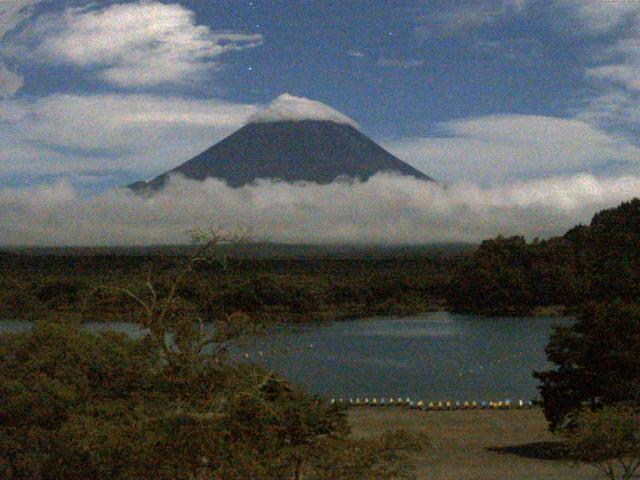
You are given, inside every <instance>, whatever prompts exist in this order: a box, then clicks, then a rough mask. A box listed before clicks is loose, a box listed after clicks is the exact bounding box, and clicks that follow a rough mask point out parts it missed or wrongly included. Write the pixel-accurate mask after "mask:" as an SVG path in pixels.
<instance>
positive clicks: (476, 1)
mask: <svg viewBox="0 0 640 480" xmlns="http://www.w3.org/2000/svg"><path fill="white" fill-rule="evenodd" d="M530 3H531V0H473V1H467V0H463V1H456V2H445V3H441V4H440V6H439V8H438V9H436V10H435V11H434V8H433V5H427V6H428V9H427V10H426V12H425V14H423V15H420V16H419V17H418V22H417V26H416V33H417V34H418V35H419V36H430V35H433V34H437V35H443V34H459V33H468V32H470V31H473V30H475V29H477V28H480V27H483V26H485V25H491V24H493V23H495V22H496V21H498V20H500V19H502V18H505V17H509V16H512V15H516V14H519V13H521V12H523V11H524V10H525V9H526V8H527V7H528V6H529V4H530Z"/></svg>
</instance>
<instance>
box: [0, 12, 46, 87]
mask: <svg viewBox="0 0 640 480" xmlns="http://www.w3.org/2000/svg"><path fill="white" fill-rule="evenodd" d="M36 3H38V1H37V0H23V1H20V2H0V40H2V39H3V38H4V37H5V36H6V35H7V34H9V33H10V32H12V31H13V30H15V29H16V28H17V27H18V26H19V25H20V24H21V23H22V22H23V21H24V20H26V19H27V18H29V17H30V16H31V14H32V12H33V7H34V6H35V5H36ZM1 54H2V52H1V51H0V98H2V97H10V96H12V95H14V94H15V93H17V92H18V90H20V89H21V88H22V85H24V78H23V77H22V76H21V75H20V74H18V73H16V72H14V71H12V70H9V69H8V68H7V66H6V65H5V64H4V63H3V62H2V55H1Z"/></svg>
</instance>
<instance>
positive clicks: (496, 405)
mask: <svg viewBox="0 0 640 480" xmlns="http://www.w3.org/2000/svg"><path fill="white" fill-rule="evenodd" d="M331 404H334V405H335V404H337V405H345V406H346V405H349V406H352V407H378V406H380V407H384V406H388V407H393V406H398V407H409V408H412V409H418V410H478V409H481V410H505V409H513V408H515V409H521V408H533V406H534V404H533V402H532V401H531V400H529V401H524V400H518V401H516V402H513V403H512V402H511V400H504V401H503V400H499V401H497V402H493V401H489V402H476V401H465V402H462V403H460V402H458V401H456V402H450V401H445V402H442V401H441V402H429V403H425V402H424V401H422V400H419V401H417V402H416V401H414V400H411V398H409V397H407V398H406V399H403V398H400V397H398V398H396V399H394V398H393V397H392V398H389V399H388V400H386V399H384V398H381V399H380V400H378V399H377V398H372V399H371V401H369V398H368V397H365V398H363V399H362V400H361V399H360V397H357V398H356V399H355V400H354V399H353V398H349V399H348V400H345V399H343V398H339V399H335V398H332V399H331Z"/></svg>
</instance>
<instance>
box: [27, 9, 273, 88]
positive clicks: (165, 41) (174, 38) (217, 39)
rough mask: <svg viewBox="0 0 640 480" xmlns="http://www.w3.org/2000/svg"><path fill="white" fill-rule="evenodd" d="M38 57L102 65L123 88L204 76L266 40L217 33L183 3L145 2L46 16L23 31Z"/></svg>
mask: <svg viewBox="0 0 640 480" xmlns="http://www.w3.org/2000/svg"><path fill="white" fill-rule="evenodd" d="M23 39H26V41H27V43H31V44H34V45H35V54H34V58H35V59H36V60H39V61H41V60H44V61H48V62H49V63H53V64H59V63H62V64H69V65H75V66H78V67H82V68H94V69H97V72H98V75H99V76H100V78H102V79H103V80H104V81H106V82H107V83H110V84H113V85H117V86H120V87H140V86H145V87H149V86H156V85H163V84H184V83H188V82H194V81H198V80H201V79H203V78H204V77H205V75H206V74H207V73H208V72H210V71H211V70H212V69H215V68H216V67H217V66H218V63H217V61H216V60H215V59H216V58H217V57H219V56H221V55H222V54H224V53H227V52H231V51H236V50H242V49H245V48H252V47H256V46H258V45H261V44H262V36H261V35H259V34H243V33H235V32H214V31H212V30H211V29H210V28H209V27H208V26H206V25H198V24H197V23H196V18H195V14H194V12H193V11H191V10H188V9H187V8H185V7H183V6H181V5H179V4H164V3H159V2H144V1H140V2H138V3H128V4H114V5H110V6H108V7H105V8H102V9H96V8H95V6H90V7H85V8H69V9H67V10H65V11H64V13H62V14H49V15H41V16H40V17H39V18H38V19H37V21H36V22H35V24H34V25H32V26H31V27H30V28H29V29H28V30H27V31H26V32H25V34H24V35H23Z"/></svg>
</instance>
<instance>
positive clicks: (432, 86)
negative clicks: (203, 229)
mask: <svg viewBox="0 0 640 480" xmlns="http://www.w3.org/2000/svg"><path fill="white" fill-rule="evenodd" d="M639 52H640V2H629V1H604V0H575V1H574V0H473V1H465V0H459V1H451V0H449V1H427V0H422V1H419V0H414V1H397V2H389V1H384V0H377V1H376V0H358V1H329V0H304V1H296V2H294V1H262V0H253V1H235V0H234V1H222V0H218V1H213V2H200V1H198V2H194V1H183V2H169V1H166V2H150V1H147V2H103V1H101V2H98V3H88V2H77V1H73V2H72V1H68V2H65V1H55V2H54V1H42V2H36V1H22V2H21V1H17V2H2V3H0V143H2V145H3V147H2V148H1V149H0V187H3V186H4V187H24V186H27V187H32V186H34V185H39V184H43V183H44V184H48V183H52V182H55V181H57V180H60V179H68V180H69V181H70V182H71V184H73V185H74V186H75V187H76V188H78V189H79V190H81V191H83V192H100V191H104V190H105V189H106V188H109V187H113V186H118V185H122V184H126V183H128V182H130V181H133V180H137V179H140V178H149V177H151V176H154V175H156V174H158V173H161V172H162V171H164V170H167V169H168V168H171V167H173V166H175V165H177V164H179V163H182V162H183V161H185V160H187V159H188V158H190V157H191V156H193V155H195V154H197V153H199V152H200V151H201V150H203V149H204V148H206V147H208V146H210V145H211V144H213V143H216V142H217V141H219V140H220V139H222V138H223V137H224V136H226V135H228V134H229V133H231V132H232V131H234V130H235V129H237V128H239V127H240V126H241V125H242V124H243V123H244V122H245V121H246V119H247V118H248V117H249V116H250V115H252V114H254V113H255V112H256V111H257V110H259V109H260V108H263V107H264V106H265V105H267V104H268V103H269V102H271V101H272V100H273V99H274V98H275V97H277V96H279V95H281V94H283V93H289V94H292V95H295V96H299V97H305V98H309V99H313V100H317V101H320V102H323V103H325V104H327V105H330V106H331V107H333V108H335V109H336V110H338V111H340V112H342V113H344V114H346V115H348V116H349V117H351V118H353V119H354V120H355V121H357V122H358V123H359V124H360V126H361V127H362V130H363V131H364V132H365V133H367V134H368V135H369V136H371V137H372V138H373V139H374V140H376V141H377V142H379V143H381V144H382V145H383V146H385V147H386V148H388V149H390V150H391V151H392V152H394V153H395V154H396V155H398V156H399V157H400V158H402V159H404V160H405V161H408V162H409V163H411V164H412V165H414V166H416V167H418V168H420V169H421V170H423V171H424V172H425V173H427V174H428V175H431V176H433V177H435V178H437V179H439V180H441V181H442V182H445V183H448V184H450V183H455V182H459V181H474V182H477V183H479V184H481V185H500V184H505V183H512V182H517V181H527V180H531V179H539V178H550V177H557V176H566V175H573V174H577V173H581V172H587V173H591V174H594V175H596V176H599V177H612V176H620V175H636V174H637V173H638V166H639V164H638V162H639V161H640V140H639V138H638V133H639V132H640V106H639V105H640V103H639V102H638V100H639V97H640V53H639Z"/></svg>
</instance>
